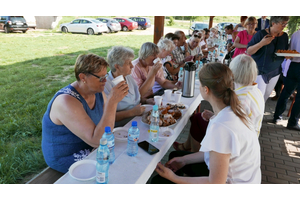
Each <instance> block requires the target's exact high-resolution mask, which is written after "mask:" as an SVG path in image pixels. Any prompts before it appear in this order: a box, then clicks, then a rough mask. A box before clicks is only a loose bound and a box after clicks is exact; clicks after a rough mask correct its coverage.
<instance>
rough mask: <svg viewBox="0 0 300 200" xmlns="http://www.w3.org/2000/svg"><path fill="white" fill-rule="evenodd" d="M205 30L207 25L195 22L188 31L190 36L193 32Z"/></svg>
mask: <svg viewBox="0 0 300 200" xmlns="http://www.w3.org/2000/svg"><path fill="white" fill-rule="evenodd" d="M205 28H208V24H206V23H200V22H195V23H193V24H192V26H191V27H190V29H189V35H192V33H193V31H194V30H198V31H199V30H203V29H205Z"/></svg>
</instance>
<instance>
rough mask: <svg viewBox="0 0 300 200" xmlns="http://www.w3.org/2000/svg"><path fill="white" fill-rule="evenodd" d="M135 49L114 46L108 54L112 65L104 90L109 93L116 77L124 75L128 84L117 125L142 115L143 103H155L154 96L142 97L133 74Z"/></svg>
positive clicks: (119, 107) (120, 103) (119, 108)
mask: <svg viewBox="0 0 300 200" xmlns="http://www.w3.org/2000/svg"><path fill="white" fill-rule="evenodd" d="M133 58H134V51H133V50H132V49H130V48H127V47H123V46H114V47H112V48H111V49H110V50H109V51H108V54H107V62H108V64H109V67H110V71H109V72H108V77H107V82H106V84H105V88H104V92H105V94H107V95H108V94H109V93H110V92H111V90H112V89H113V87H114V86H115V85H114V83H113V82H112V81H113V80H114V79H115V78H116V77H118V76H120V75H122V76H123V77H124V79H125V80H126V83H127V84H128V87H129V91H128V94H127V95H126V96H125V97H124V98H123V99H122V100H121V101H120V102H119V103H118V106H117V113H116V123H115V127H119V126H124V125H125V124H127V123H128V122H129V121H130V120H131V119H132V118H133V117H135V116H139V115H142V114H143V112H144V110H145V107H144V106H141V103H147V104H154V100H153V98H151V99H145V98H144V99H142V100H141V95H140V92H139V87H138V85H137V84H136V82H135V80H134V79H133V78H132V76H131V69H132V68H133V65H132V63H131V61H132V60H133Z"/></svg>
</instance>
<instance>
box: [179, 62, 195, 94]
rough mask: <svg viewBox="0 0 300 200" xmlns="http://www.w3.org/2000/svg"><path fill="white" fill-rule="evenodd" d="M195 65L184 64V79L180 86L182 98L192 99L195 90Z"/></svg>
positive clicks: (191, 63) (190, 63)
mask: <svg viewBox="0 0 300 200" xmlns="http://www.w3.org/2000/svg"><path fill="white" fill-rule="evenodd" d="M196 68H197V66H196V64H195V63H194V62H186V63H185V65H184V67H183V69H184V79H183V85H182V96H183V97H187V98H191V97H194V89H195V73H196Z"/></svg>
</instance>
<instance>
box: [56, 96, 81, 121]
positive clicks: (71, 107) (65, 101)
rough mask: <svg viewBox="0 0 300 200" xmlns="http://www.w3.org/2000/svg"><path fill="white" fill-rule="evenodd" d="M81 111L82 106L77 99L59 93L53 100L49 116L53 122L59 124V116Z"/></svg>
mask: <svg viewBox="0 0 300 200" xmlns="http://www.w3.org/2000/svg"><path fill="white" fill-rule="evenodd" d="M83 111H84V109H83V106H82V104H81V102H80V101H79V100H78V99H76V98H75V97H73V96H71V95H69V94H61V95H59V96H57V97H56V99H55V100H54V101H53V104H52V107H51V111H50V118H51V120H52V121H53V122H54V123H55V124H57V125H59V124H62V122H61V118H63V117H66V116H68V115H72V113H78V112H79V113H80V112H83Z"/></svg>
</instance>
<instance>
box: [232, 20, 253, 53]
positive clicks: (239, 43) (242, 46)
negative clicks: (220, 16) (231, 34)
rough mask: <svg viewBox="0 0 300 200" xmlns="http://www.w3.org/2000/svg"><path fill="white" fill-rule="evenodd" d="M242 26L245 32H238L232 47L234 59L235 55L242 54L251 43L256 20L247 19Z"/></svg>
mask: <svg viewBox="0 0 300 200" xmlns="http://www.w3.org/2000/svg"><path fill="white" fill-rule="evenodd" d="M244 26H245V27H246V30H243V31H240V32H239V33H238V34H237V36H236V38H235V40H234V43H233V47H235V51H234V54H233V56H232V58H234V57H236V56H237V55H240V54H244V53H245V52H246V50H247V45H248V43H249V42H250V41H251V39H252V37H253V35H254V34H255V33H256V31H255V28H256V26H257V20H256V18H255V17H249V18H247V19H246V21H245V24H244Z"/></svg>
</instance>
